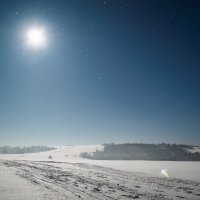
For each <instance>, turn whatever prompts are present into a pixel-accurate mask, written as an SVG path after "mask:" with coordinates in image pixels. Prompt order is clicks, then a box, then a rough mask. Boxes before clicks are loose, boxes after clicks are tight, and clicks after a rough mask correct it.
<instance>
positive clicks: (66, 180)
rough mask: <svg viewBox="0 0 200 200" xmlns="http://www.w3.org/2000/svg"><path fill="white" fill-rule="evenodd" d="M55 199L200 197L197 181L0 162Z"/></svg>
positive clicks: (50, 164)
mask: <svg viewBox="0 0 200 200" xmlns="http://www.w3.org/2000/svg"><path fill="white" fill-rule="evenodd" d="M0 164H2V165H6V166H7V167H14V168H16V169H17V175H19V176H21V177H23V178H25V179H27V180H28V181H30V182H32V183H34V184H37V185H40V186H41V187H44V188H46V189H48V190H51V192H54V193H56V194H57V195H58V196H59V199H87V200H91V199H98V200H105V199H107V200H112V199H115V200H118V199H120V200H123V199H160V200H161V199H163V200H166V199H192V200H195V199H196V200H197V199H200V183H199V182H194V181H187V180H180V179H165V178H156V177H148V176H146V175H144V174H137V173H129V172H124V171H120V170H114V169H111V168H105V167H99V166H94V165H89V164H71V163H53V162H33V161H0Z"/></svg>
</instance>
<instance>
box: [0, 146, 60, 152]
mask: <svg viewBox="0 0 200 200" xmlns="http://www.w3.org/2000/svg"><path fill="white" fill-rule="evenodd" d="M54 149H56V148H54V147H47V146H40V145H38V146H29V147H26V146H24V147H20V146H15V147H12V146H6V145H5V146H0V154H24V153H36V152H43V151H49V150H54Z"/></svg>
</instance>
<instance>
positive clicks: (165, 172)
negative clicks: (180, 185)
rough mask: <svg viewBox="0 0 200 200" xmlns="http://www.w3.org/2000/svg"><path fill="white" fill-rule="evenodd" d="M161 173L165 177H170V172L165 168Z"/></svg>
mask: <svg viewBox="0 0 200 200" xmlns="http://www.w3.org/2000/svg"><path fill="white" fill-rule="evenodd" d="M161 174H162V175H164V176H165V177H167V178H169V174H168V173H167V171H166V170H165V169H162V170H161Z"/></svg>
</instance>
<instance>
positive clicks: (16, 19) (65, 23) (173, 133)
mask: <svg viewBox="0 0 200 200" xmlns="http://www.w3.org/2000/svg"><path fill="white" fill-rule="evenodd" d="M0 3H1V6H0V145H3V144H9V145H32V144H47V145H65V144H100V143H105V142H107V143H108V142H116V143H122V142H143V143H160V142H167V143H185V144H197V145H200V57H199V52H200V39H199V35H200V33H199V32H200V26H199V21H200V13H199V10H200V3H199V1H198V0H196V1H195V0H190V1H185V0H179V1H177V0H168V1H160V0H151V1H149V0H146V1H145V0H105V1H101V0H84V1H83V0H62V1H61V0H56V1H55V0H49V1H45V0H35V1H33V0H32V1H27V0H26V1H25V0H24V1H23V0H17V1H9V0H6V1H0ZM33 27H42V29H43V30H44V31H45V37H46V45H45V48H44V47H42V48H32V47H30V46H28V45H27V31H28V30H29V29H31V28H33Z"/></svg>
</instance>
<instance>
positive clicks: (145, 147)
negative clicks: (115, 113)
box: [80, 143, 200, 161]
mask: <svg viewBox="0 0 200 200" xmlns="http://www.w3.org/2000/svg"><path fill="white" fill-rule="evenodd" d="M192 148H193V146H191V145H177V144H165V143H162V144H137V143H135V144H130V143H127V144H114V143H112V144H104V149H103V151H98V150H97V151H96V152H94V153H87V152H83V153H81V154H80V156H81V157H83V158H88V159H94V160H161V161H200V153H191V152H190V151H189V149H192Z"/></svg>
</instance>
